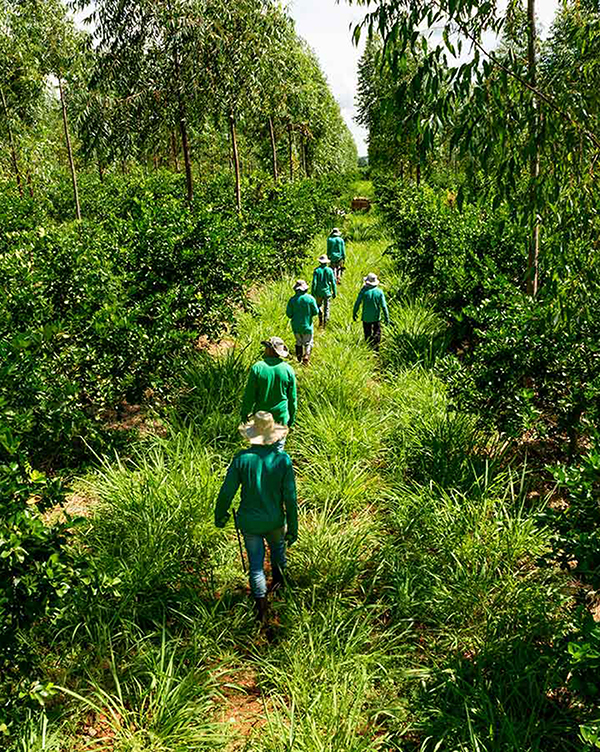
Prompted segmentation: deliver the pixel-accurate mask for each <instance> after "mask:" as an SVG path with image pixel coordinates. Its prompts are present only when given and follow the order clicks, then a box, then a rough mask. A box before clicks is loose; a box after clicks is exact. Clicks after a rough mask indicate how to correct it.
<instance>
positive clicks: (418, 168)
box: [416, 162, 421, 188]
mask: <svg viewBox="0 0 600 752" xmlns="http://www.w3.org/2000/svg"><path fill="white" fill-rule="evenodd" d="M416 173H417V188H418V187H419V186H420V185H421V163H420V162H417V167H416Z"/></svg>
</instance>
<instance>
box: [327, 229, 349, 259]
mask: <svg viewBox="0 0 600 752" xmlns="http://www.w3.org/2000/svg"><path fill="white" fill-rule="evenodd" d="M327 256H328V257H329V260H330V261H331V263H332V264H339V263H340V262H341V261H344V259H345V258H346V244H345V243H344V238H341V237H340V236H339V235H330V236H329V237H328V238H327Z"/></svg>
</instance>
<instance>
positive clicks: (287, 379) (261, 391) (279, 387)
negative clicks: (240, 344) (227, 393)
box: [240, 337, 298, 450]
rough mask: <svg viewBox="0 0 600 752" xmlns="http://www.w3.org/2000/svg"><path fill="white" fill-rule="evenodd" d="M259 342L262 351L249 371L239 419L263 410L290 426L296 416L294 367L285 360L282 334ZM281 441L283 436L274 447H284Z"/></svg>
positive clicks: (245, 421) (246, 419)
mask: <svg viewBox="0 0 600 752" xmlns="http://www.w3.org/2000/svg"><path fill="white" fill-rule="evenodd" d="M261 344H262V345H264V347H265V353H264V355H263V358H262V360H259V361H258V362H257V363H255V364H254V365H253V366H252V368H251V369H250V373H249V374H248V381H247V383H246V389H245V391H244V396H243V398H242V407H241V411H240V413H241V419H242V423H247V422H248V420H249V418H250V416H251V415H254V413H257V412H260V411H266V412H269V413H271V414H272V415H273V419H274V420H275V422H276V423H279V424H280V425H282V426H287V427H288V428H291V427H292V426H293V425H294V421H295V419H296V410H297V407H298V391H297V386H296V374H295V373H294V369H293V368H292V367H291V366H290V365H289V364H288V363H286V362H285V358H287V357H288V355H289V351H288V349H287V347H286V345H285V342H284V341H283V340H282V339H281V337H271V338H270V339H267V340H264V341H263V342H261ZM284 444H285V437H284V438H283V439H282V440H281V441H279V442H278V444H277V448H278V449H280V450H283V447H284Z"/></svg>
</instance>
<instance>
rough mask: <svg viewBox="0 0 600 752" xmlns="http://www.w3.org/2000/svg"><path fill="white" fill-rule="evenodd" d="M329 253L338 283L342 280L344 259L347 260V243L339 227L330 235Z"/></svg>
mask: <svg viewBox="0 0 600 752" xmlns="http://www.w3.org/2000/svg"><path fill="white" fill-rule="evenodd" d="M327 255H328V256H329V259H330V261H331V268H332V269H333V272H334V274H335V279H336V282H337V283H338V285H339V284H340V282H341V278H342V270H343V267H344V261H345V260H346V244H345V243H344V238H342V233H341V232H340V231H339V229H338V228H337V227H334V228H333V230H332V231H331V234H330V236H329V237H328V238H327Z"/></svg>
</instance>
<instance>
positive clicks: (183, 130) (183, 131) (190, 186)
mask: <svg viewBox="0 0 600 752" xmlns="http://www.w3.org/2000/svg"><path fill="white" fill-rule="evenodd" d="M173 64H174V66H175V86H176V88H177V104H178V108H179V135H180V136H181V148H182V150H183V163H184V165H185V184H186V187H187V200H188V203H189V204H191V203H192V200H193V198H194V183H193V178H192V160H191V158H190V144H189V141H188V132H187V124H186V109H185V103H184V101H183V97H182V96H181V66H180V65H179V55H178V54H177V50H175V52H174V54H173Z"/></svg>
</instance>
